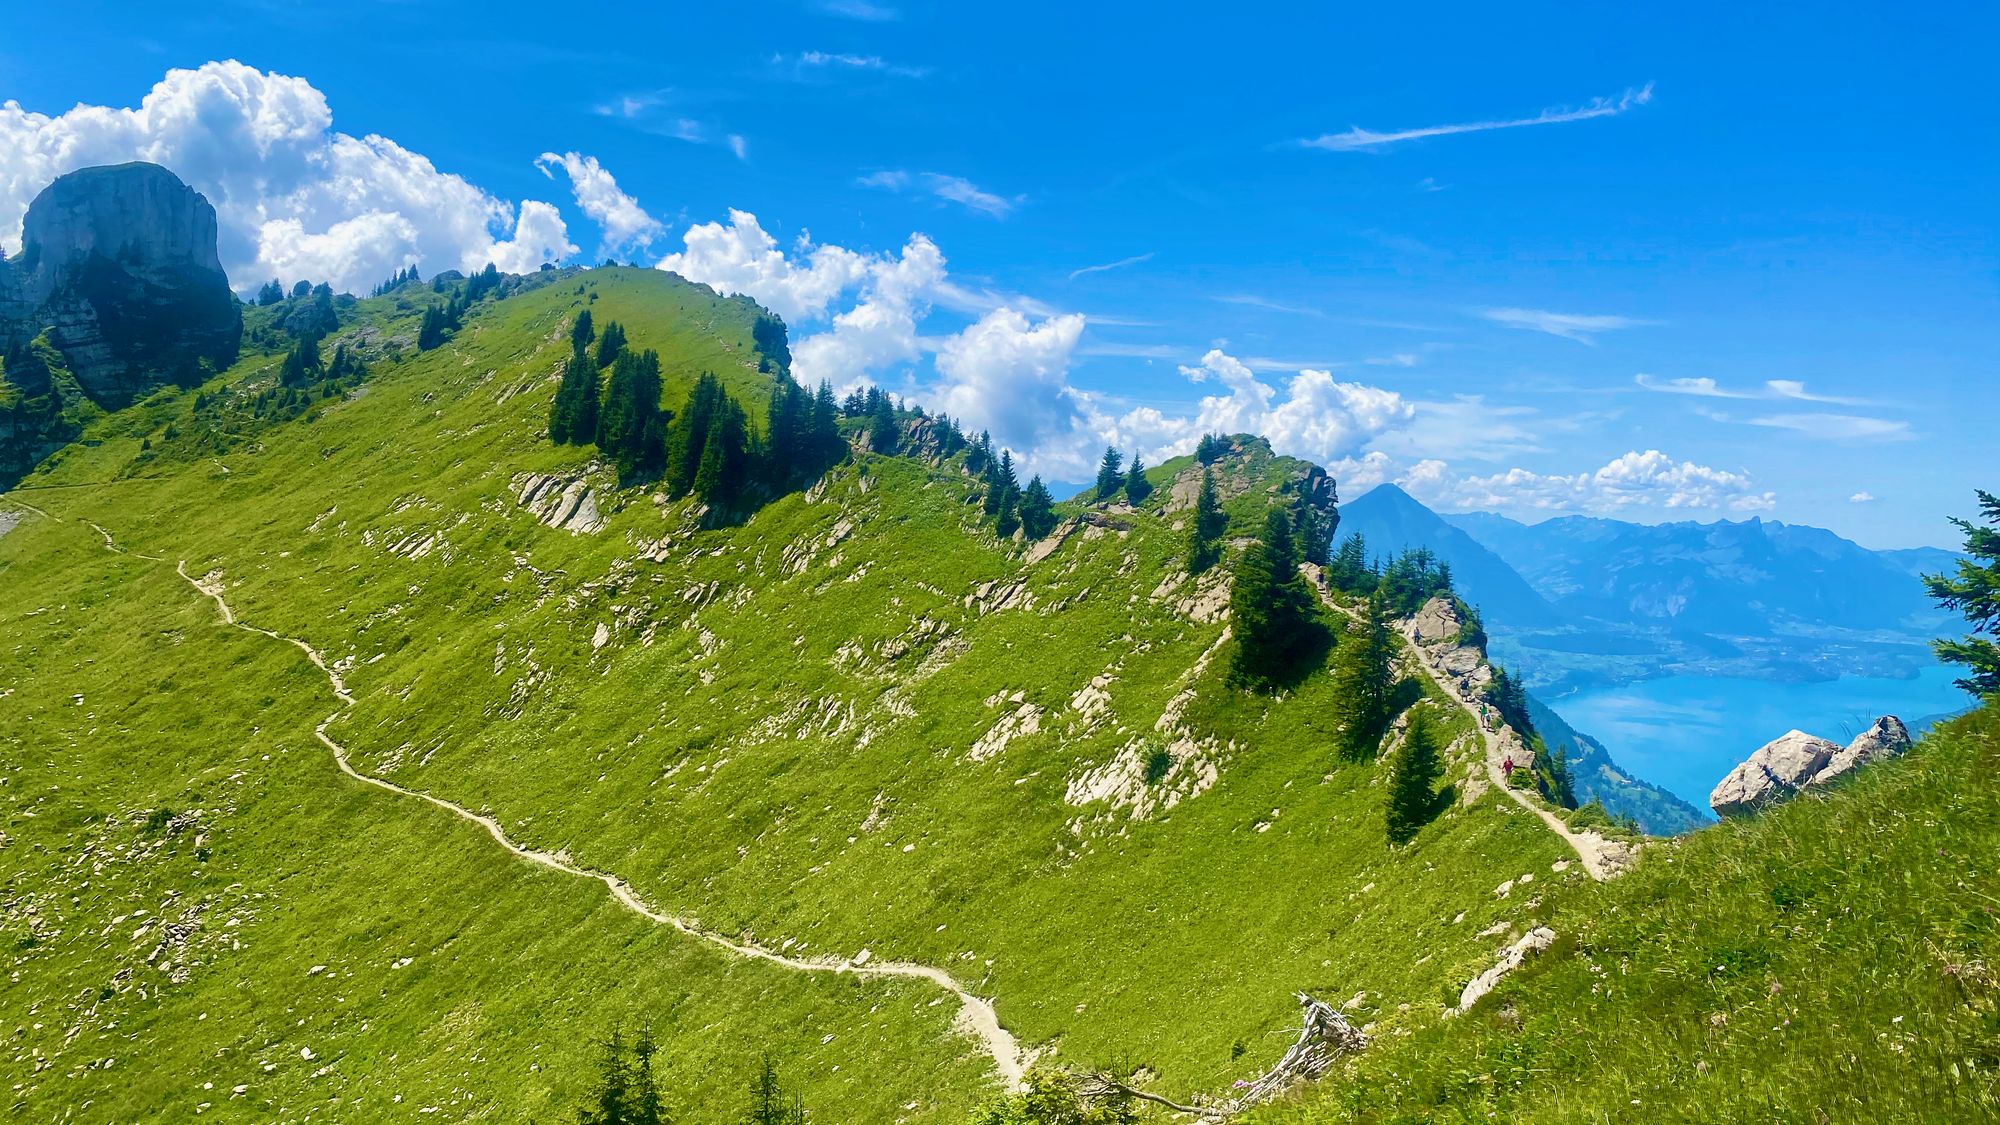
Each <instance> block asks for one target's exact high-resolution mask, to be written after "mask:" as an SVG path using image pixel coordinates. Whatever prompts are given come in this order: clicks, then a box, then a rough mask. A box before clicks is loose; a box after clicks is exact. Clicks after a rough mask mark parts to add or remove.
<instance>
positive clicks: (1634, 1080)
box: [1256, 707, 2000, 1123]
mask: <svg viewBox="0 0 2000 1125" xmlns="http://www.w3.org/2000/svg"><path fill="white" fill-rule="evenodd" d="M1996 772H2000V711H1996V709H1994V708H1992V707H1988V708H1986V709H1984V710H1983V711H1980V712H1977V713H1975V714H1973V715H1971V716H1969V717H1967V718H1963V719H1960V720H1957V721H1954V722H1952V723H1949V724H1947V725H1945V726H1942V727H1940V728H1938V729H1937V730H1936V731H1934V732H1933V733H1932V734H1931V735H1929V736H1928V737H1926V738H1925V739H1924V740H1923V741H1922V742H1921V743H1919V745H1918V746H1917V748H1916V749H1915V750H1913V751H1912V752H1911V753H1910V754H1909V756H1908V757H1906V758H1904V759H1902V760H1900V761H1895V762H1890V763H1884V764H1881V765H1877V766H1873V767H1870V768H1868V769H1866V770H1863V771H1862V772H1861V773H1860V774H1859V775H1857V776H1856V777H1855V778H1854V779H1852V781H1851V782H1849V783H1847V784H1845V785H1842V786H1841V787H1839V788H1838V789H1835V790H1833V791H1831V792H1828V793H1826V794H1825V795H1824V796H1814V797H1812V798H1808V799H1801V800H1798V801H1794V802H1792V803H1791V804H1788V805H1785V806H1782V807H1779V808H1776V809H1773V810H1770V811H1769V812H1766V813H1765V814H1763V815H1761V816H1759V817H1757V818H1755V819H1752V820H1744V821H1730V822H1726V823H1724V824H1722V825H1719V826H1716V827H1713V828H1707V829H1703V830H1701V831H1699V832H1696V833H1694V834H1692V835H1690V836H1688V837H1686V838H1684V839H1683V840H1681V841H1679V842H1677V843H1676V844H1673V845H1660V846H1656V848H1655V849H1654V850H1653V851H1652V852H1651V853H1650V854H1649V855H1648V857H1647V858H1646V859H1645V860H1644V861H1643V862H1642V863H1641V864H1640V866H1639V867H1638V869H1637V870H1636V871H1635V872H1634V873H1632V874H1630V875H1628V876H1626V877H1624V878H1622V879H1620V880H1617V881H1616V882H1613V883H1608V884H1603V885H1600V886H1594V887H1576V888H1572V889H1570V890H1568V891H1566V892H1564V893H1562V894H1559V895H1555V896H1551V897H1550V899H1549V900H1548V902H1547V903H1546V904H1545V910H1546V916H1547V919H1548V924H1549V925H1551V926H1552V927H1553V928H1554V929H1555V930H1556V931H1557V932H1558V933H1559V934H1560V935H1561V940H1560V941H1559V942H1558V944H1557V945H1556V946H1555V948H1554V949H1553V950H1552V951H1551V952H1550V953H1549V954H1548V955H1546V956H1545V957H1543V958H1542V959H1541V960H1539V961H1532V962H1530V963H1529V965H1530V967H1529V968H1527V969H1524V970H1523V971H1522V972H1521V973H1519V974H1517V975H1516V977H1515V978H1513V979H1512V980H1510V981H1508V982H1506V983H1504V984H1503V985H1502V986H1501V988H1500V989H1499V990H1498V991H1497V992H1495V993H1494V994H1493V995H1492V996H1489V997H1488V998H1487V999H1486V1000H1485V1001H1483V1002H1482V1003H1481V1004H1480V1005H1479V1006H1478V1007H1476V1008H1475V1009H1474V1010H1473V1012H1472V1013H1471V1014H1469V1015H1467V1016H1465V1017H1462V1018H1459V1019H1455V1020H1450V1021H1444V1022H1442V1023H1438V1022H1436V1021H1421V1022H1422V1023H1423V1024H1424V1026H1422V1027H1420V1028H1419V1029H1418V1030H1417V1031H1416V1033H1415V1034H1413V1035H1410V1036H1408V1037H1403V1038H1388V1039H1382V1040H1380V1041H1378V1044H1377V1046H1376V1048H1375V1049H1373V1050H1371V1051H1369V1052H1368V1053H1367V1054H1365V1055H1363V1056H1360V1057H1358V1058H1356V1059H1355V1060H1354V1061H1353V1062H1351V1063H1350V1064H1349V1065H1348V1066H1347V1067H1345V1068H1342V1069H1339V1070H1336V1071H1335V1072H1334V1073H1333V1074H1332V1075H1330V1076H1329V1077H1328V1078H1327V1079H1326V1080H1325V1081H1324V1082H1322V1083H1321V1084H1320V1087H1319V1088H1318V1089H1316V1090H1313V1091H1310V1092H1307V1093H1306V1094H1304V1095H1303V1096H1302V1097H1300V1098H1299V1099H1298V1100H1297V1101H1296V1102H1295V1103H1294V1104H1290V1105H1287V1106H1283V1107H1275V1108H1272V1109H1270V1110H1267V1111H1265V1112H1263V1113H1261V1114H1259V1115H1257V1117H1256V1120H1258V1121H1262V1122H1273V1123H1275V1122H1298V1123H1306V1122H1314V1123H1317V1122H1334V1121H1360V1122H1405V1121H1435V1122H1460V1121H1463V1122H1473V1121H1489V1120H1502V1121H1534V1122H1544V1123H1556V1122H1602V1121H1649V1122H1676V1121H1689V1122H1694V1121H1704V1122H1705V1121H1868V1122H1889V1121H1896V1122H1973V1121H1993V1120H2000V976H1996V968H1995V967H1996V965H2000V789H1996V787H1995V786H1994V784H1993V778H1994V776H1995V774H1996Z"/></svg>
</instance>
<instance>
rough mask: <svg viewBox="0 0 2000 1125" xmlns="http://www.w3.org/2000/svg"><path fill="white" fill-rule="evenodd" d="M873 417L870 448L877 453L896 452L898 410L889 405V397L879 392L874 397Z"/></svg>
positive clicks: (869, 430) (869, 423)
mask: <svg viewBox="0 0 2000 1125" xmlns="http://www.w3.org/2000/svg"><path fill="white" fill-rule="evenodd" d="M872 397H873V399H874V407H873V410H872V417H870V418H869V420H868V448H870V449H872V450H874V451H875V452H877V453H894V452H896V437H897V429H896V408H895V407H894V406H892V405H890V403H889V396H888V395H885V394H881V393H879V392H877V393H876V394H874V395H873V396H872Z"/></svg>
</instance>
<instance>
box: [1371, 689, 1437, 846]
mask: <svg viewBox="0 0 2000 1125" xmlns="http://www.w3.org/2000/svg"><path fill="white" fill-rule="evenodd" d="M1387 767H1388V779H1387V781H1388V784H1387V785H1386V786H1385V788H1386V789H1387V790H1388V795H1387V796H1388V801H1387V803H1388V808H1387V810H1386V812H1387V816H1386V820H1387V822H1388V823H1387V827H1388V832H1389V842H1390V843H1392V844H1407V843H1409V842H1410V841H1411V840H1412V839H1414V838H1415V837H1416V834H1417V830H1418V829H1420V828H1422V827H1423V826H1424V824H1425V823H1426V822H1427V821H1429V820H1430V817H1431V813H1432V811H1433V810H1434V809H1435V808H1436V807H1437V798H1438V795H1437V783H1438V778H1439V777H1441V776H1442V775H1443V773H1444V764H1443V762H1442V761H1441V760H1440V757H1439V754H1438V742H1437V733H1436V732H1435V731H1434V730H1433V729H1432V728H1431V722H1430V712H1429V710H1428V709H1426V708H1423V707H1417V708H1415V709H1413V710H1412V711H1411V712H1410V723H1409V726H1408V727H1407V728H1405V729H1404V731H1403V741H1402V744H1401V745H1399V746H1397V747H1396V749H1395V751H1394V752H1392V753H1391V754H1390V755H1389V760H1388V763H1387Z"/></svg>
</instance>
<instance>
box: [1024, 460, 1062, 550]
mask: <svg viewBox="0 0 2000 1125" xmlns="http://www.w3.org/2000/svg"><path fill="white" fill-rule="evenodd" d="M1055 527H1056V513H1055V497H1054V496H1051V495H1050V494H1049V489H1048V486H1047V485H1045V484H1043V483H1042V478H1041V477H1040V476H1039V475H1037V476H1035V477H1034V478H1033V479H1031V480H1029V481H1028V487H1027V488H1025V489H1023V490H1022V491H1021V530H1022V531H1023V532H1025V533H1027V536H1028V538H1030V539H1043V538H1047V536H1048V534H1049V532H1051V531H1054V530H1055Z"/></svg>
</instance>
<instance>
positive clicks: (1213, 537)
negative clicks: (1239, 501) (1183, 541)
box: [1188, 468, 1229, 574]
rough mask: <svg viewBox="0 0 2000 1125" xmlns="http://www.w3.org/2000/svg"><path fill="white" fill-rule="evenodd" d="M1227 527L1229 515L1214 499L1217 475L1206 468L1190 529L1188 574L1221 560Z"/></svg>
mask: <svg viewBox="0 0 2000 1125" xmlns="http://www.w3.org/2000/svg"><path fill="white" fill-rule="evenodd" d="M1228 528H1229V516H1228V515H1227V514H1226V513H1224V512H1223V510H1222V503H1221V502H1220V501H1219V500H1217V499H1216V497H1215V476H1214V474H1212V473H1210V472H1209V471H1208V470H1207V469H1205V468H1204V469H1203V470H1202V471H1201V491H1200V492H1199V493H1197V494H1196V496H1195V501H1194V519H1193V520H1192V521H1190V524H1189V528H1188V573H1190V574H1200V573H1201V572H1203V571H1205V570H1207V569H1208V568H1209V567H1212V566H1214V565H1215V564H1216V563H1218V562H1221V561H1222V533H1223V532H1224V531H1226V530H1228Z"/></svg>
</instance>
